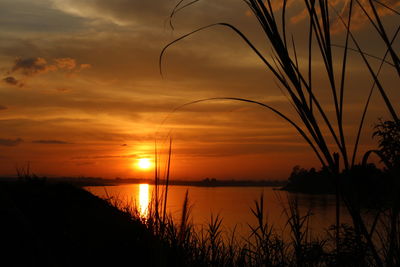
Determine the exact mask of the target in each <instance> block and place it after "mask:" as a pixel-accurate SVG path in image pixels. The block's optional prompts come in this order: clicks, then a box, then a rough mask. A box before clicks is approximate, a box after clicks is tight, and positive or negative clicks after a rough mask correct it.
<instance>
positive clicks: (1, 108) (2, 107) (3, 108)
mask: <svg viewBox="0 0 400 267" xmlns="http://www.w3.org/2000/svg"><path fill="white" fill-rule="evenodd" d="M5 109H8V108H7V107H6V106H3V105H0V110H5Z"/></svg>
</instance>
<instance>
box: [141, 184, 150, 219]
mask: <svg viewBox="0 0 400 267" xmlns="http://www.w3.org/2000/svg"><path fill="white" fill-rule="evenodd" d="M149 202H150V200H149V185H148V184H140V185H139V212H140V215H141V216H142V217H147V215H148V211H149Z"/></svg>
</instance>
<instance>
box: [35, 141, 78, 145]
mask: <svg viewBox="0 0 400 267" xmlns="http://www.w3.org/2000/svg"><path fill="white" fill-rule="evenodd" d="M32 143H35V144H46V145H69V144H72V143H70V142H66V141H62V140H35V141H32Z"/></svg>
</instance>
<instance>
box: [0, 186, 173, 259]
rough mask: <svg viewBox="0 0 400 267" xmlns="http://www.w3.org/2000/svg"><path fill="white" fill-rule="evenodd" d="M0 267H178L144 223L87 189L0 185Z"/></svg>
mask: <svg viewBox="0 0 400 267" xmlns="http://www.w3.org/2000/svg"><path fill="white" fill-rule="evenodd" d="M0 214H1V223H0V224H1V228H0V229H1V230H0V231H1V241H0V242H1V243H2V253H1V254H2V256H1V257H0V266H24V267H25V266H43V267H44V266H62V267H63V266H74V267H75V266H176V264H177V263H176V262H175V263H173V262H172V261H174V260H175V259H174V256H173V255H171V253H169V251H168V249H167V248H166V247H164V246H163V245H162V243H161V242H160V241H158V240H156V238H155V237H154V236H153V235H152V234H151V233H149V232H148V230H147V229H146V228H145V227H144V226H143V225H142V224H141V222H140V221H137V220H134V219H132V217H131V216H129V214H125V213H124V212H121V211H119V210H118V209H116V208H114V207H112V206H111V205H109V204H108V203H107V202H106V201H104V200H102V199H100V198H97V197H95V196H93V195H91V194H90V193H88V192H86V191H84V190H83V189H80V188H77V187H75V186H72V185H69V184H65V183H59V184H49V183H46V182H43V181H33V182H29V181H27V182H1V183H0Z"/></svg>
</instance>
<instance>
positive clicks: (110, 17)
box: [51, 0, 174, 26]
mask: <svg viewBox="0 0 400 267" xmlns="http://www.w3.org/2000/svg"><path fill="white" fill-rule="evenodd" d="M51 2H52V3H53V7H54V8H56V9H58V10H61V11H63V12H65V13H67V14H71V15H74V16H78V17H83V18H89V19H94V20H102V21H106V22H111V23H113V24H116V25H120V26H125V25H131V24H133V23H135V22H138V21H141V22H143V21H146V22H155V21H159V22H162V20H163V19H164V18H165V17H167V16H168V14H169V12H170V11H171V9H172V8H173V5H174V3H170V2H169V1H156V3H154V1H143V0H118V1H109V0H89V1H81V0H51Z"/></svg>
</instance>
